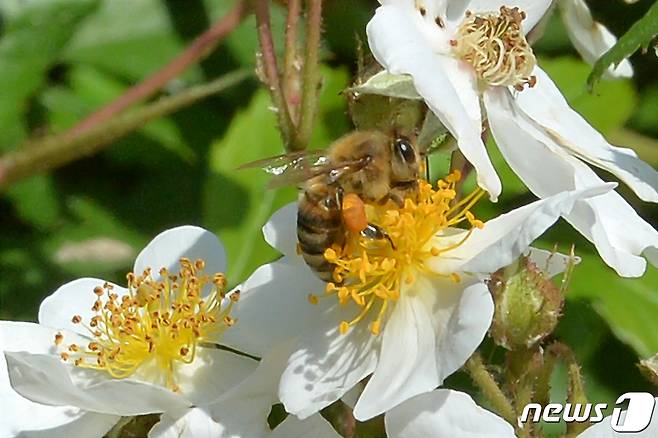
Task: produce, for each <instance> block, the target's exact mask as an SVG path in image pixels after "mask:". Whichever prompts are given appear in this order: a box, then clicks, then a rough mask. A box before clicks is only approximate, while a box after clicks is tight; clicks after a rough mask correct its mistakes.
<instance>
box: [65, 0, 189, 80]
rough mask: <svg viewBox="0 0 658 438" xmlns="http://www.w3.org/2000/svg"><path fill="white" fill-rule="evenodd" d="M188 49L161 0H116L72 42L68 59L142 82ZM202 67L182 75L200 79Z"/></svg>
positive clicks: (100, 11)
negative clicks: (184, 49)
mask: <svg viewBox="0 0 658 438" xmlns="http://www.w3.org/2000/svg"><path fill="white" fill-rule="evenodd" d="M183 48H184V44H183V43H182V41H181V40H180V37H179V36H178V35H177V34H176V32H175V30H174V28H173V25H172V23H171V20H170V19H169V16H168V15H167V9H166V5H165V2H161V1H159V0H112V1H105V2H103V3H102V4H101V7H100V8H99V9H98V11H97V12H96V13H95V14H93V16H91V17H89V19H88V20H86V22H85V23H84V26H82V27H81V29H80V31H79V32H78V33H77V34H76V35H75V38H73V40H72V41H71V44H70V45H69V47H68V49H67V50H66V53H65V54H64V58H65V60H66V61H67V62H69V63H72V64H77V63H84V64H90V65H93V66H94V67H96V68H98V69H101V70H103V71H105V72H111V73H113V74H115V75H117V76H119V77H123V78H128V79H130V80H131V81H139V80H141V79H143V78H144V77H145V76H146V75H148V74H151V73H153V72H155V71H156V70H158V69H159V68H161V67H162V66H164V65H165V64H166V63H167V62H169V61H170V60H171V59H173V58H174V57H175V56H176V55H177V54H179V53H180V52H181V51H182V50H183ZM200 76H201V71H200V70H199V68H198V66H197V67H195V68H192V69H190V70H189V71H188V72H187V73H186V74H184V75H183V76H182V79H183V80H186V81H188V80H199V79H200Z"/></svg>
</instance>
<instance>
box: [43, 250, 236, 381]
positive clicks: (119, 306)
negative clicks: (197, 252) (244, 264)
mask: <svg viewBox="0 0 658 438" xmlns="http://www.w3.org/2000/svg"><path fill="white" fill-rule="evenodd" d="M180 264H181V271H180V273H179V274H178V275H170V274H169V272H167V270H166V269H161V270H159V271H158V273H159V274H160V275H161V279H158V280H155V279H153V277H152V276H151V270H150V269H147V270H145V271H144V272H143V274H142V275H140V276H137V275H135V274H133V273H130V274H128V275H127V279H128V294H127V295H125V296H123V297H121V299H119V296H118V295H117V294H116V293H112V292H111V291H112V285H110V284H107V283H106V284H105V285H103V286H102V287H96V288H94V290H93V293H94V295H95V296H96V297H97V300H96V303H95V304H94V307H93V310H94V312H95V313H96V315H95V316H93V317H92V318H91V319H90V321H89V325H85V324H84V323H83V321H82V318H81V317H80V316H78V315H76V316H74V317H73V318H72V322H73V323H75V324H83V325H84V326H85V327H86V328H87V329H88V331H89V333H90V334H91V336H92V337H93V338H94V339H93V341H91V342H90V343H89V344H88V345H87V347H86V348H84V347H80V346H78V345H76V344H71V345H69V346H68V351H69V352H70V353H66V352H62V353H61V354H60V356H61V358H62V360H65V361H66V360H69V356H70V355H73V356H74V358H75V360H74V363H75V365H76V366H79V367H84V368H90V369H95V370H99V371H104V372H107V373H108V374H109V375H110V376H112V377H113V378H117V379H121V378H125V377H128V376H131V375H133V374H135V373H136V372H139V371H140V370H141V369H143V368H142V366H143V365H145V364H147V363H150V364H154V365H155V369H157V370H158V374H157V375H155V378H154V380H156V381H157V382H158V383H162V384H164V385H166V386H167V387H169V388H170V389H171V390H172V391H175V390H176V389H177V388H179V386H178V385H177V384H176V381H175V380H176V379H175V374H176V371H177V366H178V365H179V364H189V363H192V362H193V361H194V359H195V356H196V352H197V346H198V344H199V342H203V341H205V340H207V339H208V338H210V337H212V338H216V336H217V335H218V334H221V332H223V331H224V330H226V329H227V328H228V327H231V326H232V325H233V324H235V322H236V320H235V319H234V318H231V316H230V315H229V313H230V311H231V308H232V306H233V303H234V302H235V301H237V300H238V298H239V296H240V295H239V293H237V292H236V293H233V294H231V297H230V298H231V299H230V300H226V301H227V304H226V305H224V304H223V303H222V298H224V296H225V287H226V278H225V277H224V275H223V274H215V275H214V276H208V275H204V273H203V269H204V268H205V262H204V261H203V260H196V261H194V262H192V261H190V260H189V259H185V258H183V259H181V260H180ZM207 286H208V287H212V289H211V291H210V293H209V294H208V295H207V296H205V297H203V298H202V295H203V293H202V292H203V291H204V288H205V287H207ZM103 297H104V300H103ZM61 340H62V336H61V334H58V335H57V336H56V337H55V343H56V344H59V343H61ZM86 359H89V360H86ZM147 369H148V371H149V373H150V372H151V370H152V369H153V368H152V367H148V368H147ZM149 376H150V375H149Z"/></svg>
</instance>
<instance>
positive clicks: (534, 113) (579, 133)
mask: <svg viewBox="0 0 658 438" xmlns="http://www.w3.org/2000/svg"><path fill="white" fill-rule="evenodd" d="M534 74H535V75H536V76H537V85H535V87H533V88H530V89H527V90H524V91H523V92H521V93H518V95H517V97H516V99H515V100H516V103H517V104H518V106H519V108H521V110H523V112H525V113H526V114H527V115H528V117H530V119H532V120H534V121H535V122H536V123H537V124H539V125H541V126H542V127H543V128H544V129H546V131H547V132H548V133H549V135H550V136H551V137H552V138H553V139H554V140H555V142H556V143H557V144H559V145H561V146H564V147H565V148H566V149H567V150H568V151H569V152H570V153H571V154H573V155H574V156H576V157H578V158H580V159H582V160H585V161H587V162H588V163H591V164H593V165H595V166H597V167H600V168H601V169H604V170H607V171H609V172H611V173H612V174H614V175H615V176H617V177H618V178H619V179H620V180H622V181H623V182H625V183H626V184H628V186H629V187H630V188H631V189H633V191H634V192H635V193H637V195H638V196H639V197H640V198H641V199H643V200H645V201H651V202H658V171H656V170H655V169H654V168H653V167H651V166H650V165H648V164H647V163H645V162H644V161H642V160H641V159H639V158H638V156H637V154H636V153H635V151H633V150H632V149H626V148H619V147H615V146H612V145H611V144H610V143H608V142H607V141H606V140H605V138H603V136H602V135H601V134H600V133H599V132H598V131H597V130H596V129H594V128H593V127H592V126H591V125H590V124H589V123H587V121H586V120H585V119H583V118H582V117H581V116H580V114H578V113H577V112H575V111H574V110H573V109H571V107H570V106H569V104H568V103H567V101H566V100H565V99H564V96H562V93H561V92H560V90H559V89H558V88H557V86H556V85H555V84H554V83H553V81H551V79H550V77H549V76H548V75H547V74H546V73H545V72H544V71H542V70H541V69H540V68H536V69H535V72H534ZM485 102H486V100H485ZM485 104H486V103H485ZM487 108H488V105H487Z"/></svg>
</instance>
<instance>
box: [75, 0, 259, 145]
mask: <svg viewBox="0 0 658 438" xmlns="http://www.w3.org/2000/svg"><path fill="white" fill-rule="evenodd" d="M248 9H249V8H248V6H247V3H246V2H245V1H244V0H240V1H238V2H237V4H236V5H235V7H234V8H233V9H232V10H231V11H230V12H229V13H228V14H226V15H225V16H224V17H222V18H221V19H220V20H219V21H217V22H216V23H215V24H214V25H213V26H212V27H210V28H209V29H208V30H207V31H205V32H204V33H203V34H201V35H200V36H198V37H197V38H196V39H195V40H194V41H193V42H192V44H191V45H190V46H189V47H188V48H187V49H185V51H184V52H183V53H181V54H180V55H179V56H177V57H176V58H175V59H173V60H172V61H171V62H170V63H169V64H167V65H166V66H165V67H164V68H162V69H160V70H158V71H157V72H155V73H154V74H152V75H151V76H149V77H148V78H146V79H144V80H143V81H142V82H140V83H139V84H137V85H135V86H133V87H131V88H130V89H128V90H127V91H126V92H125V93H124V94H122V95H121V96H119V97H118V98H117V99H116V100H114V101H112V102H111V103H109V104H108V105H106V106H104V107H102V108H101V109H99V110H98V111H96V112H94V113H92V114H91V115H89V116H88V117H86V118H85V119H83V120H82V121H81V122H79V123H78V124H76V125H75V126H74V127H73V128H71V129H70V130H69V131H68V132H67V133H66V135H67V136H71V137H75V136H77V135H80V134H81V133H83V132H85V131H88V130H89V129H90V128H92V127H93V126H96V125H98V124H101V123H103V122H106V121H108V120H110V119H112V118H113V117H114V116H116V115H117V114H120V113H122V112H123V111H124V110H125V109H127V108H129V107H130V106H132V105H134V104H135V103H137V102H140V101H142V100H144V99H147V98H148V97H151V96H153V95H154V94H155V93H156V92H158V90H160V89H161V88H162V87H164V86H165V85H166V84H167V83H168V82H169V81H171V80H172V79H174V78H175V77H177V76H178V75H180V74H181V73H182V72H183V71H185V70H187V68H188V67H190V66H191V65H193V64H195V63H197V62H198V61H199V60H200V59H202V58H204V57H205V56H207V55H208V54H209V53H210V52H211V51H212V49H214V48H215V47H216V45H217V44H218V43H219V41H220V40H221V39H222V38H224V37H225V36H226V35H228V34H229V33H231V32H232V31H233V30H234V29H235V28H236V27H238V25H239V24H240V23H241V22H242V20H243V18H244V17H245V16H246V15H247V12H248Z"/></svg>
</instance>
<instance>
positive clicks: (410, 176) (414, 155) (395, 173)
mask: <svg viewBox="0 0 658 438" xmlns="http://www.w3.org/2000/svg"><path fill="white" fill-rule="evenodd" d="M391 148H392V150H391V179H392V180H393V181H414V180H417V179H418V172H419V169H420V162H421V158H420V155H419V153H418V151H417V150H416V148H415V147H414V145H413V144H411V142H410V141H409V140H408V139H407V138H405V137H398V138H397V139H395V140H394V141H393V142H392V143H391Z"/></svg>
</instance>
